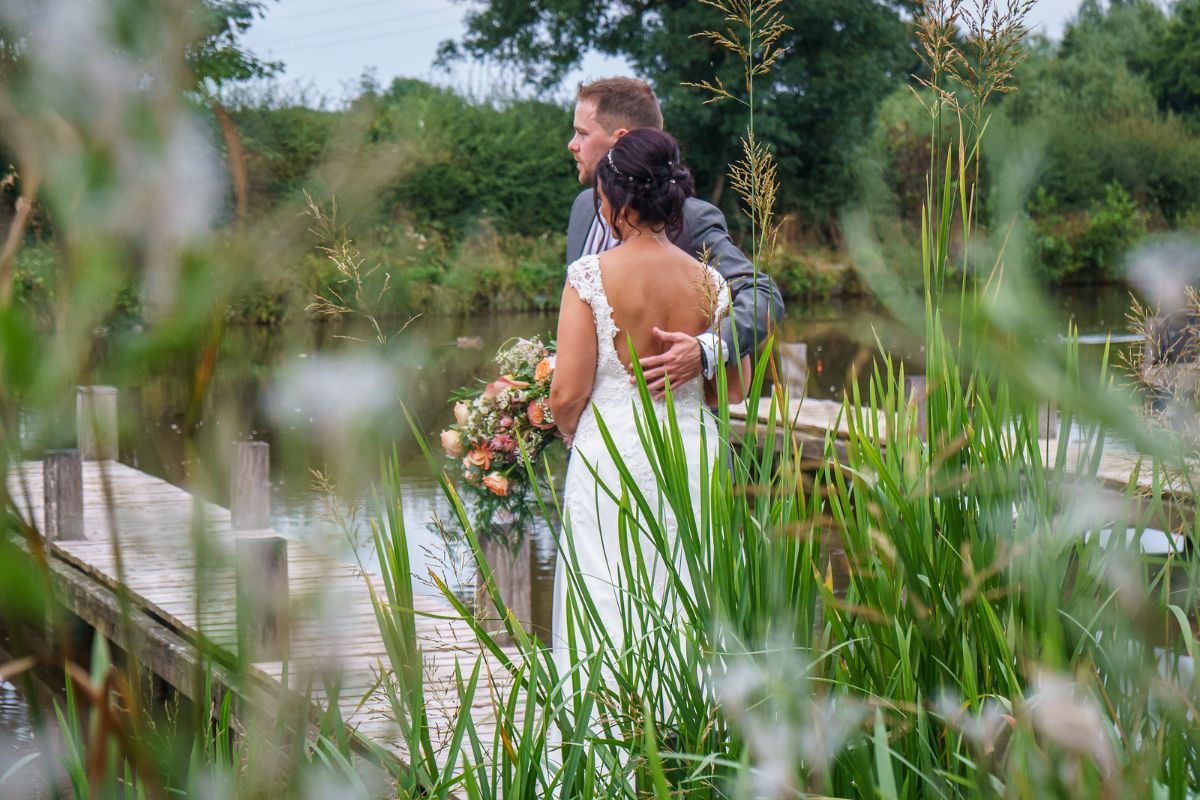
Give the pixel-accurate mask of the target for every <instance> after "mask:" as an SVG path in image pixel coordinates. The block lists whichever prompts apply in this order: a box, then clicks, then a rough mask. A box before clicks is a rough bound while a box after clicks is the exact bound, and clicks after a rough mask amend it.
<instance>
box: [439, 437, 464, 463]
mask: <svg viewBox="0 0 1200 800" xmlns="http://www.w3.org/2000/svg"><path fill="white" fill-rule="evenodd" d="M442 449H443V450H445V451H446V455H448V456H450V457H451V458H458V457H459V456H461V455H462V454H463V443H462V437H461V436H459V435H458V431H449V430H447V431H442Z"/></svg>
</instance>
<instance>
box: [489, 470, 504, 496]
mask: <svg viewBox="0 0 1200 800" xmlns="http://www.w3.org/2000/svg"><path fill="white" fill-rule="evenodd" d="M483 485H484V486H486V487H487V488H488V489H490V490H491V492H492V494H494V495H496V496H497V497H505V496H507V495H508V478H506V477H504V476H503V475H501V474H500V473H499V472H489V473H488V474H487V475H484V476H483Z"/></svg>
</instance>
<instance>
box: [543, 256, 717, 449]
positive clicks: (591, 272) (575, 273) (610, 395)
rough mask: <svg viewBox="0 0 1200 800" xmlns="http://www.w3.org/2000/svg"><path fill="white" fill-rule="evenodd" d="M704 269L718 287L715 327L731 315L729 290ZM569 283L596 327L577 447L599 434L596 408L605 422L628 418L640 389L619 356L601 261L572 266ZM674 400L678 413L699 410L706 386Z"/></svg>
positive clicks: (690, 385)
mask: <svg viewBox="0 0 1200 800" xmlns="http://www.w3.org/2000/svg"><path fill="white" fill-rule="evenodd" d="M705 269H706V270H707V271H708V276H709V283H710V285H715V286H716V289H717V294H716V300H717V303H716V311H715V316H714V319H713V322H714V323H715V322H716V321H717V320H719V319H721V318H722V317H724V316H725V314H727V313H728V311H729V290H728V288H727V287H726V285H725V279H724V278H722V277H721V274H720V273H719V272H717V271H716V270H715V269H713V268H712V267H709V266H706V267H705ZM567 280H568V281H569V282H570V284H571V286H573V287H575V291H577V292H579V296H580V297H581V298H583V300H584V302H586V303H587V304H588V305H590V306H591V307H592V316H593V317H594V319H595V323H596V377H595V381H594V382H593V384H592V396H591V402H590V403H589V404H588V408H587V410H585V411H584V413H583V416H582V417H581V418H580V420H579V427H578V430H577V431H576V434H575V440H576V443H579V442H580V439H581V438H584V437H588V436H590V435H592V434H594V433H597V431H596V420H595V415H594V414H593V413H592V410H591V407H592V405H593V404H594V405H595V406H596V408H597V409H598V410H599V411H600V414H601V416H603V417H604V418H605V419H607V418H608V417H609V415H611V414H628V413H630V409H631V406H630V404H631V402H635V401H637V387H636V386H634V385H633V384H631V383H630V382H629V373H628V372H626V371H625V366H624V365H623V364H622V363H621V359H620V358H619V357H618V356H617V348H616V337H617V333H618V330H617V325H616V323H615V322H614V321H613V310H612V306H611V305H609V302H608V296H607V295H606V294H605V292H604V282H603V280H601V277H600V257H599V256H598V255H586V256H583V257H582V258H580V259H578V260H577V261H575V262H574V263H572V264H571V265H570V266H569V267H567ZM672 397H673V399H674V401H675V406H676V409H677V410H682V409H684V408H687V407H689V406H694V407H695V408H696V409H699V408H701V407H702V405H703V402H704V383H703V381H702V380H691V381H688V382H687V383H685V384H684V385H683V386H681V387H679V388H678V389H673V390H672ZM655 407H656V409H657V410H658V411H659V412H660V416H661V412H664V411H665V404H664V403H661V402H656V403H655Z"/></svg>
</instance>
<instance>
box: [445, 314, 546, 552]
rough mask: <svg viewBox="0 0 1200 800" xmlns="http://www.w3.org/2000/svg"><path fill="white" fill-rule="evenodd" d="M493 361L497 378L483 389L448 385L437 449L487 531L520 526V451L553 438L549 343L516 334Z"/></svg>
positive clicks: (523, 485)
mask: <svg viewBox="0 0 1200 800" xmlns="http://www.w3.org/2000/svg"><path fill="white" fill-rule="evenodd" d="M496 366H497V368H498V371H499V373H500V375H499V377H497V378H496V379H495V380H494V381H492V382H491V383H489V384H487V385H486V386H484V387H483V388H482V389H480V388H478V387H464V388H462V389H459V390H458V391H456V392H454V394H453V395H452V399H453V400H455V401H456V402H455V403H454V424H452V425H450V427H449V428H447V429H446V430H444V431H442V434H441V436H442V449H444V450H445V451H446V456H447V458H448V459H449V462H450V464H451V466H452V468H453V469H454V470H461V475H462V478H463V481H464V490H465V492H466V493H467V494H469V495H471V496H472V499H473V500H474V503H473V506H474V510H475V513H474V516H475V517H476V520H477V527H479V528H480V529H481V530H482V531H485V532H491V533H496V532H506V531H510V530H518V531H519V529H520V528H521V527H523V526H522V524H521V523H523V522H524V521H526V520H527V518H528V516H529V513H530V512H529V504H528V503H526V494H527V492H528V490H529V485H528V484H529V477H528V473H527V472H526V471H525V465H524V461H523V459H522V455H521V451H522V449H524V451H525V453H527V454H528V455H529V458H530V459H531V460H533V459H536V458H537V457H538V455H539V454H540V453H541V451H542V449H543V448H544V447H545V446H546V445H547V444H548V443H549V442H550V440H551V439H552V438H553V437H554V431H555V426H554V418H553V416H552V415H551V413H550V379H551V377H553V375H554V343H553V342H551V343H550V344H548V345H547V344H543V343H542V340H541V339H540V338H538V337H536V336H535V337H534V338H532V339H517V340H516V342H515V343H513V344H510V345H507V346H505V347H502V348H501V349H500V351H499V352H498V353H496ZM452 474H453V473H452Z"/></svg>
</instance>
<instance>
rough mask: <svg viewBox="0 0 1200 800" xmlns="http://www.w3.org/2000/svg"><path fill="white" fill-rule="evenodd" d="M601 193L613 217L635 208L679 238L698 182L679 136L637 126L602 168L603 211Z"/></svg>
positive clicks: (599, 172) (599, 174) (649, 221)
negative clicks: (685, 208)
mask: <svg viewBox="0 0 1200 800" xmlns="http://www.w3.org/2000/svg"><path fill="white" fill-rule="evenodd" d="M601 193H603V194H604V197H605V199H607V200H608V204H609V206H610V207H611V209H612V213H613V216H615V217H618V218H619V217H620V216H621V212H622V211H624V210H625V209H629V210H631V211H633V212H634V213H636V214H637V216H638V222H639V223H640V224H642V225H645V226H647V227H649V228H650V230H652V231H657V230H665V231H666V232H667V235H668V236H670V237H671V238H672V239H675V238H676V237H677V236H678V235H679V233H680V231H681V230H682V229H683V204H684V203H685V202H687V199H688V198H689V197H691V196H692V195H693V194H694V193H695V184H694V183H693V181H692V173H691V171H689V170H688V168H687V167H685V166H684V165H683V163H682V162H681V161H680V158H679V144H678V143H677V142H676V141H675V137H674V136H672V135H671V134H669V133H667V132H666V131H660V130H655V129H653V128H637V129H635V130H632V131H630V132H629V133H627V134H625V135H624V136H622V137H621V138H620V139H618V140H617V143H616V144H615V145H613V147H612V149H611V150H609V151H608V153H607V154H605V155H604V157H603V158H601V159H600V164H599V165H598V166H597V167H596V197H595V199H596V213H597V214H599V213H600V194H601ZM608 222H609V223H610V224H611V223H612V220H608ZM614 233H616V231H615V230H614Z"/></svg>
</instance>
